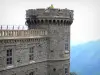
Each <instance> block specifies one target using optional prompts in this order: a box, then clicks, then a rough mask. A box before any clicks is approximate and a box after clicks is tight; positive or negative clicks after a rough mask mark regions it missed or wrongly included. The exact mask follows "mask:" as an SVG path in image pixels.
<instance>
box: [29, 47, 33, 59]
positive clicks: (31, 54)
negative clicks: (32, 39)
mask: <svg viewBox="0 0 100 75" xmlns="http://www.w3.org/2000/svg"><path fill="white" fill-rule="evenodd" d="M29 60H30V61H32V60H34V47H30V49H29Z"/></svg>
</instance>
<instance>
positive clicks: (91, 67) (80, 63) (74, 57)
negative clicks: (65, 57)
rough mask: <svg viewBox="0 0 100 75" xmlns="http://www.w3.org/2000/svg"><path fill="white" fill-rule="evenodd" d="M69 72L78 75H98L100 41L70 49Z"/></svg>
mask: <svg viewBox="0 0 100 75" xmlns="http://www.w3.org/2000/svg"><path fill="white" fill-rule="evenodd" d="M70 57H71V59H70V63H71V65H70V67H71V68H70V70H71V71H74V72H77V73H78V74H79V75H100V40H98V41H93V42H88V43H85V44H82V45H77V46H75V47H71V54H70Z"/></svg>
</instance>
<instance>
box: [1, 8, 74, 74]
mask: <svg viewBox="0 0 100 75" xmlns="http://www.w3.org/2000/svg"><path fill="white" fill-rule="evenodd" d="M72 22H73V10H69V9H67V8H66V9H58V8H47V9H28V10H26V22H25V24H26V25H27V26H28V29H27V30H3V29H1V30H0V75H69V66H70V25H71V24H72Z"/></svg>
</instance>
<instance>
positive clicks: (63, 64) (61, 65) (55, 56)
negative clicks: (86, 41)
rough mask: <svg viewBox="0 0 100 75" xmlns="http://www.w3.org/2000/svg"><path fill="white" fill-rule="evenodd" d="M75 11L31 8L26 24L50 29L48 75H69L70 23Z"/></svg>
mask: <svg viewBox="0 0 100 75" xmlns="http://www.w3.org/2000/svg"><path fill="white" fill-rule="evenodd" d="M72 22H73V11H72V10H69V9H35V10H32V9H29V10H27V11H26V24H27V26H28V28H29V29H34V28H43V29H46V30H47V31H48V36H49V39H48V41H49V42H48V50H47V59H48V61H47V70H48V75H65V74H66V75H69V65H70V25H71V24H72Z"/></svg>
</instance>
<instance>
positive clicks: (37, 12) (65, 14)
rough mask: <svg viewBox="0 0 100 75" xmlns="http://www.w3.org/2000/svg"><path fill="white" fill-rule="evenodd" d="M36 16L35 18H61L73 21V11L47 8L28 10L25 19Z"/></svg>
mask: <svg viewBox="0 0 100 75" xmlns="http://www.w3.org/2000/svg"><path fill="white" fill-rule="evenodd" d="M32 16H36V17H37V18H61V19H63V18H64V19H70V20H73V10H69V9H67V8H65V9H56V8H47V9H28V10H26V18H31V17H32Z"/></svg>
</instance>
